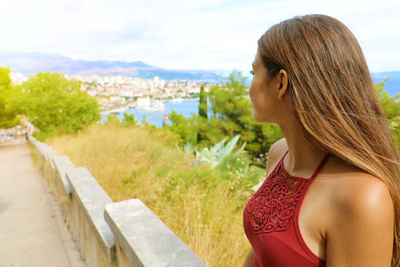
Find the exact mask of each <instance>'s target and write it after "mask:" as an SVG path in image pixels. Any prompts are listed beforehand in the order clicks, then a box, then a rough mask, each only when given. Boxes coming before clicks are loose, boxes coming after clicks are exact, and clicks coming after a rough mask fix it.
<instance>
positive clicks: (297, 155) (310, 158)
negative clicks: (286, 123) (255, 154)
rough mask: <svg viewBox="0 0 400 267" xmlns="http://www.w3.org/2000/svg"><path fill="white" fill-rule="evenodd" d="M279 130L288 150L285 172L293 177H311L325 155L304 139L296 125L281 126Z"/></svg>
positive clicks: (298, 126) (299, 127) (300, 129)
mask: <svg viewBox="0 0 400 267" xmlns="http://www.w3.org/2000/svg"><path fill="white" fill-rule="evenodd" d="M281 130H282V132H283V135H284V136H285V138H286V143H287V146H288V150H289V153H288V154H287V155H286V157H285V159H284V165H285V169H286V171H288V172H289V173H290V174H291V175H294V176H299V177H309V176H311V175H312V173H313V172H314V170H315V169H316V168H317V166H318V165H319V163H320V162H321V160H322V158H323V157H324V155H325V154H326V153H325V152H324V151H322V150H320V149H318V148H317V147H315V146H314V145H312V144H311V143H310V142H308V141H307V140H306V139H305V137H304V135H303V134H302V128H301V126H300V125H299V124H298V123H293V124H291V125H290V127H283V126H281Z"/></svg>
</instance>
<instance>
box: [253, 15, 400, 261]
mask: <svg viewBox="0 0 400 267" xmlns="http://www.w3.org/2000/svg"><path fill="white" fill-rule="evenodd" d="M258 49H259V52H260V54H261V57H262V59H263V62H264V65H265V66H266V67H267V69H268V73H269V75H270V76H274V75H276V74H277V73H278V72H279V70H280V69H284V70H286V72H287V75H288V80H289V93H290V98H291V101H292V105H293V109H294V112H295V115H296V116H297V118H298V119H299V121H300V122H301V124H302V127H303V130H304V131H303V132H304V135H305V136H306V137H308V139H309V140H310V142H312V143H313V144H316V145H318V146H319V147H320V148H322V149H323V150H325V151H326V152H328V153H330V154H332V155H335V156H336V157H338V158H341V159H343V160H344V161H346V162H348V163H350V164H352V165H354V166H357V167H359V168H361V169H363V170H365V171H366V172H368V173H370V174H372V175H374V176H376V177H378V178H380V179H381V180H382V181H384V182H385V183H386V184H387V186H388V188H389V190H390V193H391V196H392V200H393V204H394V209H395V225H394V243H393V257H392V266H393V267H398V266H400V263H399V262H400V234H399V230H400V167H399V154H398V151H397V149H396V147H395V144H394V140H393V135H392V132H391V130H390V127H389V123H390V122H389V120H388V119H387V117H386V116H385V114H384V113H383V110H382V108H381V106H380V104H379V101H378V97H377V95H376V93H375V90H374V84H373V82H372V79H371V75H370V72H369V70H368V66H367V63H366V61H365V58H364V55H363V53H362V51H361V48H360V46H359V44H358V42H357V40H356V38H355V37H354V35H353V34H352V33H351V32H350V30H349V29H348V28H347V27H346V26H345V25H344V24H343V23H341V22H340V21H338V20H337V19H334V18H332V17H329V16H325V15H307V16H301V17H295V18H292V19H289V20H285V21H283V22H281V23H279V24H276V25H274V26H272V27H271V28H270V29H268V31H267V32H266V33H265V34H264V35H262V36H261V38H260V39H259V40H258Z"/></svg>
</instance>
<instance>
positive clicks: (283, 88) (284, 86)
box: [277, 69, 288, 100]
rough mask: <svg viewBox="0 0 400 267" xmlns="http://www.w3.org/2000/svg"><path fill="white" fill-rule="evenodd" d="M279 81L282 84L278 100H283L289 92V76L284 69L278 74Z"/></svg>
mask: <svg viewBox="0 0 400 267" xmlns="http://www.w3.org/2000/svg"><path fill="white" fill-rule="evenodd" d="M277 79H278V82H279V84H280V86H279V92H278V98H279V100H282V99H283V98H284V97H285V95H286V93H287V92H288V75H287V72H286V71H285V70H284V69H281V70H280V71H279V73H278V74H277Z"/></svg>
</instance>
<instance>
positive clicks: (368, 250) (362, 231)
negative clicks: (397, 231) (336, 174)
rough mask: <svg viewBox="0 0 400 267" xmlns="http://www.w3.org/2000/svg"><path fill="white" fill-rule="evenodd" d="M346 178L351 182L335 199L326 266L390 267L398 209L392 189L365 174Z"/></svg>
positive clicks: (345, 185)
mask: <svg viewBox="0 0 400 267" xmlns="http://www.w3.org/2000/svg"><path fill="white" fill-rule="evenodd" d="M343 175H346V174H343ZM342 178H346V180H347V181H348V182H346V183H345V184H343V186H341V188H338V189H339V190H337V191H336V193H335V195H334V196H333V203H334V204H333V206H332V213H331V214H332V218H331V220H330V223H329V226H328V229H327V256H326V266H327V267H390V266H391V259H392V250H393V229H394V209H393V202H392V199H391V196H390V192H389V190H388V188H387V187H386V185H385V184H384V183H383V182H382V181H381V180H379V179H378V178H376V177H374V176H371V175H368V174H365V173H362V174H357V175H351V176H350V175H349V177H342Z"/></svg>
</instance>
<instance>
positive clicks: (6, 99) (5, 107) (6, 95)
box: [0, 67, 20, 129]
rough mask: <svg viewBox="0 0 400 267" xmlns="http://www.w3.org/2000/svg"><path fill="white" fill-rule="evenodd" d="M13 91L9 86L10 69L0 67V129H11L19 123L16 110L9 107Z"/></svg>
mask: <svg viewBox="0 0 400 267" xmlns="http://www.w3.org/2000/svg"><path fill="white" fill-rule="evenodd" d="M14 95H15V90H14V88H13V86H12V85H11V78H10V69H9V68H4V67H0V129H1V128H5V129H7V128H11V127H13V126H15V125H17V124H19V123H20V120H19V119H18V117H17V110H16V109H15V108H14V107H13V106H12V105H11V101H12V98H13V97H14Z"/></svg>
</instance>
